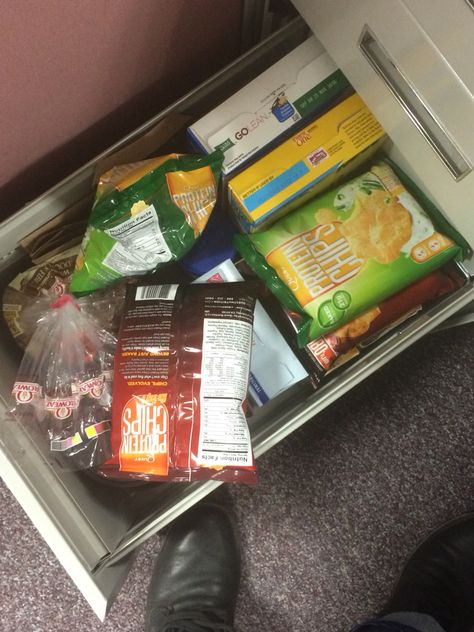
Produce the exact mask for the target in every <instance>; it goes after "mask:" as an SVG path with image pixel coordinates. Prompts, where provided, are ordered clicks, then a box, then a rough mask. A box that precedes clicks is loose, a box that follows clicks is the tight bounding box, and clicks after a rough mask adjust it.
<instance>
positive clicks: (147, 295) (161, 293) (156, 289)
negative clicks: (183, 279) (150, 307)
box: [135, 284, 179, 301]
mask: <svg viewBox="0 0 474 632" xmlns="http://www.w3.org/2000/svg"><path fill="white" fill-rule="evenodd" d="M178 287H179V286H178V285H177V284H169V285H141V286H139V287H137V291H136V292H135V300H136V301H156V300H159V299H161V300H162V301H173V300H174V297H175V296H176V292H177V291H178Z"/></svg>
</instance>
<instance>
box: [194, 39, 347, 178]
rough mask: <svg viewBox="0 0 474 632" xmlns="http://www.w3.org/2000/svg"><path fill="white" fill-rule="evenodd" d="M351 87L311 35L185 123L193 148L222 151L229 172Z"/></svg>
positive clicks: (341, 95) (227, 173)
mask: <svg viewBox="0 0 474 632" xmlns="http://www.w3.org/2000/svg"><path fill="white" fill-rule="evenodd" d="M351 92H353V88H352V86H351V85H350V83H349V82H348V80H347V79H346V77H345V76H344V75H343V74H342V72H341V71H340V70H339V69H338V68H337V66H336V65H335V64H334V62H333V61H332V59H331V58H330V57H329V55H328V54H327V53H326V52H325V50H324V48H323V46H322V45H321V44H320V43H319V41H318V40H317V39H316V38H315V37H314V36H313V37H310V38H309V39H307V40H306V41H305V42H303V43H302V44H301V45H300V46H298V47H297V48H295V49H294V50H293V51H291V52H290V53H289V54H288V55H286V56H285V57H283V58H282V59H280V60H279V61H277V62H276V63H275V64H274V65H273V66H271V67H270V68H268V69H267V70H266V71H265V72H263V73H262V74H261V75H259V76H258V77H256V78H255V79H254V80H253V81H251V82H250V83H248V84H247V85H246V86H244V87H243V88H242V89H241V90H239V91H238V92H236V93H235V94H233V95H232V96H231V97H230V98H229V99H227V100H226V101H224V102H223V103H221V104H220V105H218V106H217V107H216V108H214V109H213V110H212V111H211V112H209V113H208V114H206V116H204V117H203V118H201V119H200V120H199V121H197V122H196V123H194V124H193V125H191V126H190V127H189V128H188V132H187V134H188V139H189V141H190V143H191V145H192V146H193V148H194V149H195V150H196V151H204V152H205V153H210V152H212V151H213V150H214V149H216V148H219V149H221V150H222V151H223V152H224V165H223V167H222V173H223V174H224V175H229V174H231V173H232V172H235V171H236V169H237V168H242V167H243V166H245V164H246V163H248V162H249V160H250V159H251V158H252V159H255V158H256V157H257V155H258V153H259V152H260V153H261V152H262V151H263V150H265V148H267V149H268V147H269V145H271V144H275V143H277V142H278V139H279V138H281V137H282V135H283V134H285V135H287V134H291V133H292V131H291V130H292V128H295V126H298V125H299V126H301V125H302V124H304V121H305V120H310V119H311V118H314V117H315V116H316V115H317V113H318V112H322V111H324V110H327V109H328V108H329V107H331V105H332V104H334V103H335V102H336V101H337V100H338V99H339V100H340V99H342V98H344V95H345V96H347V95H348V94H350V93H351Z"/></svg>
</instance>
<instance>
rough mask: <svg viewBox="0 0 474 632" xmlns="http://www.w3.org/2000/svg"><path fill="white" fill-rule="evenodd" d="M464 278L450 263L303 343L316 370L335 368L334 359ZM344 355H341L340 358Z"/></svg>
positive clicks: (375, 336) (460, 282) (386, 329)
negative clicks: (358, 314) (329, 330)
mask: <svg viewBox="0 0 474 632" xmlns="http://www.w3.org/2000/svg"><path fill="white" fill-rule="evenodd" d="M463 283H464V280H463V279H462V277H461V276H460V274H459V272H458V271H457V270H456V268H454V267H453V266H450V265H448V266H445V267H444V268H442V269H441V270H437V271H435V272H431V273H430V274H428V275H427V276H425V277H423V278H422V279H419V280H418V281H415V283H412V284H411V285H409V286H408V287H406V288H404V289H403V290H400V292H397V293H396V294H393V295H392V296H390V297H389V298H387V299H385V301H383V302H382V303H380V304H379V305H377V306H376V307H373V308H371V309H369V310H367V311H366V312H364V313H363V314H361V315H360V316H358V317H357V318H355V319H354V320H352V321H350V322H349V323H346V324H345V325H343V326H342V327H339V328H338V329H336V330H335V331H333V332H331V333H329V334H325V335H324V336H320V337H319V338H317V339H316V340H313V341H311V342H310V343H309V344H307V345H306V346H305V351H306V353H307V354H308V355H309V356H310V358H311V359H312V361H313V362H314V363H315V365H316V366H317V368H318V369H320V370H321V369H322V370H323V371H324V372H326V371H329V370H330V369H331V368H332V367H335V365H336V362H337V361H338V362H341V360H344V359H346V356H345V354H347V359H348V360H349V359H351V358H352V357H353V354H351V353H350V352H352V351H353V350H354V351H355V352H356V353H355V355H357V349H356V348H357V347H360V348H362V347H363V346H367V345H368V344H370V343H371V342H374V341H375V340H376V339H378V338H379V337H380V336H381V335H382V334H384V333H386V332H387V331H390V329H391V328H392V327H394V326H395V325H397V324H399V323H401V322H403V321H404V320H407V319H408V318H410V316H413V315H414V314H415V313H416V312H418V311H420V310H421V309H422V308H423V305H425V304H426V303H428V302H429V301H433V300H435V299H437V298H441V297H442V296H444V295H445V294H449V293H450V292H453V291H454V290H456V289H457V288H459V287H461V286H462V284H463ZM342 356H344V358H343V357H342Z"/></svg>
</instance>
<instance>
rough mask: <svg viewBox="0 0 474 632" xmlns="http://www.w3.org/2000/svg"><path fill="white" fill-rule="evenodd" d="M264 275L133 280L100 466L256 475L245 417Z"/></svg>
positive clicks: (239, 478)
mask: <svg viewBox="0 0 474 632" xmlns="http://www.w3.org/2000/svg"><path fill="white" fill-rule="evenodd" d="M256 294H257V285H256V284H255V283H229V284H221V283H218V284H217V283H216V284H204V285H190V286H187V285H139V286H134V285H130V286H129V287H128V289H127V296H126V303H125V312H124V316H123V320H122V326H121V330H120V335H119V342H118V346H117V351H116V357H115V377H114V388H113V408H112V452H113V456H112V458H111V459H110V460H109V461H108V462H107V463H105V464H104V465H103V466H102V467H101V468H100V470H99V473H100V474H102V475H103V476H105V477H110V478H118V479H120V478H124V479H127V478H128V479H143V480H151V481H195V480H206V479H215V480H220V481H227V482H245V483H252V482H255V481H256V468H255V461H254V456H253V452H252V446H251V440H250V433H249V429H248V425H247V420H246V417H245V407H246V398H247V389H248V381H249V367H250V352H251V346H252V323H253V311H254V307H255V300H256Z"/></svg>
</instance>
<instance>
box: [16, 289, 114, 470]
mask: <svg viewBox="0 0 474 632" xmlns="http://www.w3.org/2000/svg"><path fill="white" fill-rule="evenodd" d="M115 345H116V339H115V337H114V336H112V335H111V334H109V333H107V332H106V331H104V330H102V329H100V328H99V326H98V324H97V322H96V321H95V320H94V319H93V318H92V317H91V316H89V315H87V314H85V313H84V312H83V311H82V310H81V309H80V307H79V305H78V303H77V302H76V301H75V300H74V298H73V297H72V296H70V295H69V294H65V295H63V296H61V297H60V298H58V299H56V300H55V301H54V302H53V303H51V306H50V309H49V310H48V311H47V312H45V314H44V315H43V317H42V318H40V320H39V322H38V326H37V328H36V331H35V332H34V334H33V336H32V337H31V339H30V342H29V343H28V346H27V347H26V350H25V354H24V356H23V360H22V362H21V364H20V368H19V371H18V375H17V378H16V381H15V384H14V386H13V390H12V395H13V398H14V404H13V407H12V409H11V413H12V417H13V420H14V421H16V422H17V423H21V424H23V425H24V427H25V428H26V429H27V431H29V432H30V433H31V434H32V435H33V436H34V437H35V439H36V440H37V442H38V443H39V444H42V447H43V450H44V451H45V452H46V454H47V455H48V456H49V457H50V458H51V459H52V460H53V461H56V462H58V463H59V464H60V465H61V466H62V467H63V468H65V469H68V470H85V469H88V468H95V467H97V466H99V465H100V464H101V463H102V462H103V461H105V460H107V459H108V458H109V457H110V418H111V404H112V398H111V383H112V377H113V358H114V350H115Z"/></svg>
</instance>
